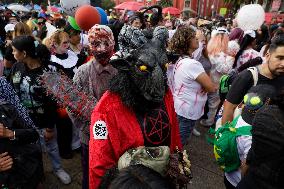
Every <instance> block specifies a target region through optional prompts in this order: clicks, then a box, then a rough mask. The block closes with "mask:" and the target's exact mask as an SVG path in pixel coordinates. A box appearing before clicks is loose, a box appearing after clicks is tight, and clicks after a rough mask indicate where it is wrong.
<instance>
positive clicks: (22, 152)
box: [0, 101, 43, 189]
mask: <svg viewBox="0 0 284 189" xmlns="http://www.w3.org/2000/svg"><path fill="white" fill-rule="evenodd" d="M0 123H2V124H3V125H4V126H5V127H7V128H8V129H10V130H12V131H15V136H16V139H15V140H10V139H7V138H0V153H4V152H8V154H9V155H10V156H11V157H12V158H13V165H12V169H10V170H8V171H4V172H0V184H4V185H6V186H7V187H8V188H19V189H33V188H36V187H37V185H38V184H39V182H40V181H41V178H42V176H43V163H42V156H41V149H40V145H39V144H38V143H37V141H38V139H39V135H38V133H37V131H36V129H35V128H30V127H29V126H28V125H27V124H26V123H25V121H24V120H23V119H22V118H21V117H20V116H19V114H18V112H17V110H16V109H15V108H14V106H13V105H11V104H10V103H8V102H5V101H0Z"/></svg>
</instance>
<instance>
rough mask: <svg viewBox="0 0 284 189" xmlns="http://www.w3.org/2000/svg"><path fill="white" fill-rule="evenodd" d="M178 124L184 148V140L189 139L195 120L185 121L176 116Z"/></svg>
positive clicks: (183, 118) (185, 119)
mask: <svg viewBox="0 0 284 189" xmlns="http://www.w3.org/2000/svg"><path fill="white" fill-rule="evenodd" d="M178 122H179V132H180V137H181V143H182V145H183V146H184V145H185V144H186V140H187V139H189V138H190V136H191V133H192V130H193V128H194V126H195V122H196V120H191V119H187V118H185V117H182V116H179V115H178Z"/></svg>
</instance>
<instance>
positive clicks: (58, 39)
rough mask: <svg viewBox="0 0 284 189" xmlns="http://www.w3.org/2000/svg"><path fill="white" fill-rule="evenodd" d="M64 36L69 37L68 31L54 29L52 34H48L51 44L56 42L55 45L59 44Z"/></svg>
mask: <svg viewBox="0 0 284 189" xmlns="http://www.w3.org/2000/svg"><path fill="white" fill-rule="evenodd" d="M66 38H67V39H69V35H68V33H66V32H64V31H60V30H58V31H56V32H55V33H54V34H52V36H50V40H51V42H52V44H57V45H60V44H61V42H62V41H63V39H66Z"/></svg>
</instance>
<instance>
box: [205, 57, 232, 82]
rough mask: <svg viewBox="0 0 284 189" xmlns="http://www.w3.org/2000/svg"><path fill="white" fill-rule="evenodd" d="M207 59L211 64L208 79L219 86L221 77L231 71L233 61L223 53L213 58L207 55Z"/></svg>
mask: <svg viewBox="0 0 284 189" xmlns="http://www.w3.org/2000/svg"><path fill="white" fill-rule="evenodd" d="M209 59H210V62H211V64H212V68H211V71H210V77H211V79H212V81H213V82H214V83H215V84H218V85H219V82H220V78H221V77H222V75H224V74H228V73H229V72H230V71H231V70H232V67H233V64H234V60H235V59H234V58H233V57H231V56H229V55H227V54H225V53H223V52H220V53H218V54H216V55H214V56H210V55H209Z"/></svg>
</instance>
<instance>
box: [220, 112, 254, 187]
mask: <svg viewBox="0 0 284 189" xmlns="http://www.w3.org/2000/svg"><path fill="white" fill-rule="evenodd" d="M248 125H249V124H248V123H247V122H245V121H244V120H243V118H242V116H240V117H239V119H238V122H237V124H236V128H239V127H242V126H248ZM236 141H237V148H238V153H239V158H240V160H241V161H243V160H245V159H246V158H247V154H248V152H249V150H250V147H251V143H252V136H239V137H237V138H236ZM225 176H226V178H227V180H228V181H229V182H230V183H231V184H232V185H233V186H235V187H236V186H237V185H238V183H239V182H240V181H241V178H242V176H241V170H240V169H239V170H236V171H233V172H230V173H225Z"/></svg>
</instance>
